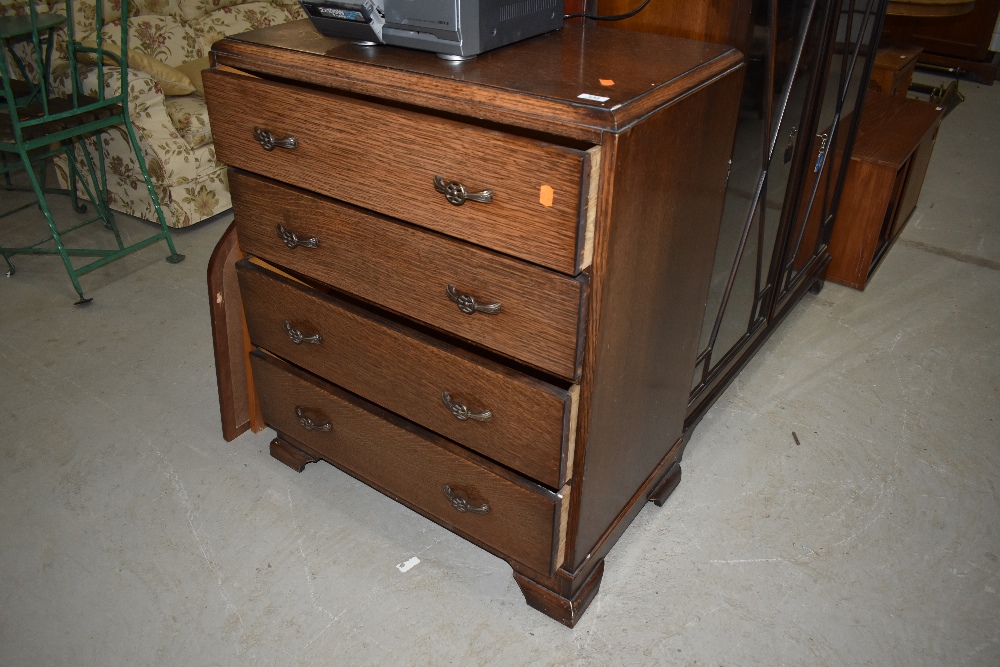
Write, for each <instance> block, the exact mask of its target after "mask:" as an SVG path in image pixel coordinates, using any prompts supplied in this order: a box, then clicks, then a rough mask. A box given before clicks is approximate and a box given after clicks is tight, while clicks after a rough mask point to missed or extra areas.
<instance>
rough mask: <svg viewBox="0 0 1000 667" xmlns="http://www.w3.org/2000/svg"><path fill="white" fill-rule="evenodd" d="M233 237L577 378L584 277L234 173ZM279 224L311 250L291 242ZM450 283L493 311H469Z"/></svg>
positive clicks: (255, 250) (279, 260)
mask: <svg viewBox="0 0 1000 667" xmlns="http://www.w3.org/2000/svg"><path fill="white" fill-rule="evenodd" d="M229 187H230V191H231V192H232V195H233V201H234V206H235V207H237V208H238V209H239V210H240V216H239V218H238V219H237V225H238V227H239V234H240V242H241V244H242V247H243V248H244V250H245V251H246V252H248V253H251V254H253V255H256V256H258V257H262V258H263V259H266V260H267V261H268V262H271V263H274V264H278V265H280V266H283V267H286V268H289V269H292V270H293V271H297V272H298V273H301V274H306V275H309V276H312V277H314V278H317V279H319V280H322V281H323V282H325V283H327V284H329V285H332V286H334V287H336V288H337V289H341V290H343V291H345V292H350V293H351V294H354V295H357V296H359V297H361V298H362V299H366V300H368V301H371V302H374V303H379V304H380V305H382V306H384V307H386V308H389V309H391V310H394V311H396V312H398V313H402V314H404V315H408V316H410V317H413V318H415V319H417V320H419V321H421V322H424V323H426V324H429V325H431V326H434V327H438V328H440V329H443V330H444V331H447V332H449V333H452V334H454V335H456V336H459V337H461V338H464V339H466V340H469V341H472V342H475V343H479V344H481V345H484V346H485V347H487V348H490V349H492V350H494V351H496V352H499V353H501V354H505V355H507V356H509V357H513V358H516V359H518V360H520V361H522V362H524V363H526V364H528V365H531V366H534V367H536V368H540V369H542V370H545V371H548V372H550V373H553V374H555V375H558V376H561V377H564V378H567V379H569V380H573V379H575V378H576V377H577V376H578V374H579V370H578V369H579V368H580V365H581V359H580V356H581V355H580V354H579V352H580V350H579V347H580V346H579V345H578V337H579V336H580V335H581V332H580V328H581V306H582V301H583V298H584V294H585V285H584V283H585V280H584V277H581V278H577V279H572V278H568V277H566V276H564V275H562V274H559V273H555V272H552V271H546V270H545V269H542V268H540V267H538V266H535V265H532V264H527V263H525V262H520V261H516V260H513V259H511V258H509V257H507V256H505V255H500V254H497V253H494V252H489V251H486V250H483V249H481V248H478V247H475V246H472V245H469V244H467V243H462V242H460V241H456V240H454V239H449V238H446V237H443V236H440V235H438V234H434V233H431V232H426V231H424V230H421V229H419V228H416V227H411V226H409V225H404V224H399V223H397V222H394V221H392V220H389V219H387V218H384V217H381V216H376V215H373V214H371V213H369V212H366V211H364V210H362V209H357V208H353V207H350V206H345V205H343V204H340V203H338V202H335V201H333V200H330V199H326V198H324V197H319V196H317V195H314V194H311V193H308V192H305V191H303V190H298V189H295V188H290V187H288V186H284V185H280V184H278V183H276V182H274V181H270V180H267V179H263V178H260V177H257V176H253V175H251V174H247V173H244V172H240V171H236V170H231V171H230V175H229ZM278 225H281V226H283V227H284V228H285V229H286V230H287V231H294V232H295V233H296V234H298V236H299V237H300V238H303V239H305V238H316V239H317V240H318V243H319V245H318V247H317V248H305V247H295V248H289V247H288V246H287V245H286V244H285V243H284V242H282V240H281V238H280V236H279V235H278V233H277V231H276V230H277V227H278ZM449 284H452V285H454V286H455V287H456V289H457V290H458V291H459V292H461V293H467V294H471V295H472V296H474V297H475V298H476V300H477V302H480V303H487V304H488V303H494V302H496V303H500V304H501V311H500V312H499V313H497V314H495V315H487V314H483V313H474V314H471V315H469V314H466V313H463V312H462V311H461V310H459V309H458V306H457V305H456V304H455V303H454V302H453V301H452V300H451V299H450V298H449V297H448V294H447V286H448V285H449Z"/></svg>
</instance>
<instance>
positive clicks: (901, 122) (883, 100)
mask: <svg viewBox="0 0 1000 667" xmlns="http://www.w3.org/2000/svg"><path fill="white" fill-rule="evenodd" d="M942 112H943V110H942V109H941V108H940V107H938V106H936V105H934V104H930V103H929V102H924V101H922V100H910V99H905V100H901V99H898V98H891V97H887V96H884V95H876V94H872V95H869V96H868V98H867V100H866V101H865V106H864V111H863V112H862V116H861V126H860V127H859V129H858V136H857V139H856V140H855V142H854V153H853V154H852V157H853V159H856V160H864V161H865V162H873V163H875V164H880V165H884V166H886V167H889V168H892V169H898V168H899V167H901V166H902V165H903V163H904V162H906V161H907V160H908V159H910V156H911V155H912V154H913V151H914V149H915V148H916V147H917V144H918V143H920V139H921V138H922V137H923V136H924V135H925V134H926V133H927V131H928V130H929V129H931V128H932V127H935V126H936V125H937V124H938V123H939V122H940V121H941V114H942Z"/></svg>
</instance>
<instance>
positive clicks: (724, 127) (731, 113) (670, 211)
mask: <svg viewBox="0 0 1000 667" xmlns="http://www.w3.org/2000/svg"><path fill="white" fill-rule="evenodd" d="M741 85H742V72H736V73H734V74H732V75H730V76H727V77H725V78H723V79H722V80H720V81H718V82H716V84H715V85H713V86H711V87H708V88H704V89H702V90H700V91H698V92H697V93H694V94H692V95H690V96H688V97H686V98H684V99H683V100H681V101H679V102H677V103H675V104H674V105H672V106H669V107H667V108H665V109H663V110H662V111H660V112H658V113H657V114H656V115H654V116H652V117H650V118H649V119H647V121H646V122H645V123H643V124H641V125H640V126H637V127H635V128H633V129H632V130H630V131H628V132H625V133H623V134H622V135H619V136H617V137H614V138H612V137H609V138H608V142H607V143H606V144H605V155H608V154H614V155H615V157H614V170H607V171H605V172H604V177H605V181H604V182H603V183H602V185H601V191H602V192H603V193H604V196H603V197H602V199H601V202H600V207H601V208H600V212H599V216H598V220H599V226H598V233H597V243H596V246H595V254H594V267H593V282H592V292H591V317H590V324H589V330H588V332H587V350H586V353H585V359H586V361H585V363H584V375H583V384H582V388H583V393H582V397H581V398H582V401H581V406H582V411H581V418H580V427H581V431H580V434H579V435H578V439H579V440H580V441H582V442H585V446H584V447H582V448H581V453H580V454H578V455H577V457H576V468H577V470H576V472H575V473H574V477H575V479H576V480H577V482H576V483H575V484H574V485H573V494H574V500H575V501H576V502H577V503H579V515H578V521H579V523H578V525H577V527H576V530H575V531H574V530H572V528H571V531H570V537H571V538H572V539H573V540H574V549H573V550H572V551H571V554H572V558H573V561H572V563H573V565H574V566H576V565H578V564H579V563H581V562H582V561H583V559H585V558H586V557H587V555H588V554H589V553H590V551H591V549H592V548H593V546H594V545H595V544H596V543H597V542H598V541H600V539H601V537H602V536H603V535H604V533H605V532H606V531H607V529H608V526H609V525H611V524H612V522H613V520H614V518H615V517H616V516H617V515H618V514H619V513H620V512H621V510H622V508H623V507H625V506H626V504H627V503H628V502H630V499H631V498H632V497H633V495H634V494H635V492H636V489H638V488H639V487H640V486H641V485H642V484H643V482H644V481H645V479H646V477H647V476H648V474H649V472H650V471H651V470H653V469H654V468H655V467H656V465H657V464H658V463H659V462H660V461H661V460H662V459H663V457H664V456H665V455H666V453H667V452H668V451H669V450H670V448H671V447H672V446H673V444H674V442H675V441H676V440H677V439H678V438H680V436H681V433H682V431H683V425H684V417H685V413H686V408H687V399H688V395H689V394H690V387H691V376H692V374H693V372H694V365H695V358H696V357H697V355H698V349H697V348H698V342H699V337H700V328H701V323H702V318H703V317H704V309H705V302H706V299H707V295H708V280H709V271H708V270H707V269H708V267H711V264H712V259H713V257H714V254H715V246H716V240H717V238H718V233H719V222H720V219H721V216H722V203H723V193H724V191H725V187H726V179H727V175H728V170H729V157H730V154H731V151H732V145H733V136H734V127H735V123H736V110H737V101H738V99H739V93H740V88H741ZM693 119H699V120H700V122H697V123H696V122H693ZM612 144H613V145H612ZM674 155H684V156H687V157H686V159H684V160H663V159H662V156H674ZM648 164H657V168H656V169H649V168H643V166H642V165H648ZM680 193H684V195H683V196H679V194H680ZM667 350H669V351H670V353H669V354H666V353H665V351H667ZM581 454H582V455H581ZM571 526H572V523H571Z"/></svg>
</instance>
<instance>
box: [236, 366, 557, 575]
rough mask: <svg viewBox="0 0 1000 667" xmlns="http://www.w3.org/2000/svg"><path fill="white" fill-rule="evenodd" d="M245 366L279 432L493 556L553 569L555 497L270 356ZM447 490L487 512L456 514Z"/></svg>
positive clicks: (555, 526) (269, 418)
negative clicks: (302, 418)
mask: <svg viewBox="0 0 1000 667" xmlns="http://www.w3.org/2000/svg"><path fill="white" fill-rule="evenodd" d="M251 364H252V366H253V372H254V377H255V378H256V379H257V382H258V384H259V386H260V388H261V408H262V410H263V413H264V418H265V420H266V421H267V424H268V425H269V426H271V427H272V428H274V429H275V430H277V431H278V432H279V433H287V434H289V435H291V436H292V437H294V438H295V440H297V441H298V442H300V443H302V444H305V445H308V446H309V449H310V450H312V451H311V452H310V453H313V454H318V455H319V456H320V457H322V458H323V459H325V460H327V461H329V462H330V463H332V464H334V465H336V466H337V467H339V468H343V469H344V470H346V471H348V472H349V473H350V474H352V475H354V476H356V477H358V478H360V479H362V480H363V481H365V482H366V483H368V484H370V485H372V486H375V487H376V488H378V489H381V490H382V491H383V492H384V493H386V495H388V496H390V497H391V498H394V499H398V500H401V501H403V502H405V503H406V504H408V505H410V506H414V507H416V508H418V509H419V510H421V511H422V513H423V514H425V515H429V516H431V517H432V518H434V519H435V520H436V521H438V523H441V524H443V525H445V526H446V527H448V528H450V529H452V530H456V531H457V532H460V533H462V534H464V535H465V536H467V537H470V538H472V539H474V540H475V541H477V542H480V543H485V544H487V545H489V546H490V547H492V550H493V551H495V552H501V553H503V554H504V555H505V556H507V557H509V558H513V559H516V560H518V561H521V562H524V563H525V564H526V565H528V566H530V567H533V568H537V569H539V570H541V571H545V572H548V571H551V570H552V568H554V567H555V566H556V565H558V564H557V563H553V552H554V551H555V544H556V543H557V542H558V535H556V533H555V530H557V529H558V526H559V521H558V517H559V515H560V514H561V511H560V508H559V505H560V502H559V500H558V496H556V495H554V494H548V493H544V492H542V490H541V489H539V492H532V491H530V490H528V488H526V486H527V485H523V484H515V483H513V482H512V481H509V480H508V479H505V478H504V477H502V476H500V475H498V474H496V473H494V472H491V471H490V470H488V469H486V468H485V467H483V466H481V465H478V464H477V463H476V462H475V461H474V460H473V458H472V457H471V456H469V455H462V454H461V452H460V451H459V448H455V447H454V446H452V448H447V446H446V444H445V443H444V442H443V441H442V440H441V439H440V438H437V437H435V436H434V435H433V434H430V433H427V432H425V431H422V430H421V429H417V428H414V427H412V426H410V427H404V426H403V425H402V424H401V422H399V421H398V420H397V419H393V418H392V417H391V415H389V414H387V413H385V412H384V411H380V410H378V409H377V408H375V407H374V406H371V405H370V404H366V403H365V402H364V401H361V400H360V399H358V398H356V397H353V396H350V395H349V394H346V393H345V392H343V391H340V390H338V389H337V388H336V387H334V386H332V385H329V384H326V383H324V382H321V381H319V380H316V379H315V378H312V377H311V376H309V375H308V374H306V373H303V372H302V371H297V370H295V369H293V368H292V367H290V366H287V365H286V364H283V363H282V362H280V361H278V360H276V359H274V358H273V357H269V356H265V355H263V354H261V353H260V352H255V353H254V354H253V355H252V356H251ZM296 409H299V410H300V411H302V413H303V414H306V415H308V416H309V418H310V419H313V420H314V422H318V423H319V424H324V423H329V424H330V430H328V431H319V430H307V429H306V428H304V427H303V426H302V424H301V423H300V422H299V419H298V416H297V414H296ZM446 485H447V486H448V487H450V489H451V490H452V495H453V496H455V497H461V498H464V499H465V500H467V501H468V502H469V503H470V504H472V505H475V506H479V505H481V504H484V503H485V504H486V505H488V508H489V509H488V511H487V513H485V514H479V513H474V512H459V511H458V510H456V509H455V508H454V507H453V506H452V503H451V501H449V499H448V498H447V497H446V495H445V492H444V487H445V486H446Z"/></svg>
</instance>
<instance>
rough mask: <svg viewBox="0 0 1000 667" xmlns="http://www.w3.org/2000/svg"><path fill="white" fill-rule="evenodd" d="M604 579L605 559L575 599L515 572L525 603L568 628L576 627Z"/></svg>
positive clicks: (591, 574)
mask: <svg viewBox="0 0 1000 667" xmlns="http://www.w3.org/2000/svg"><path fill="white" fill-rule="evenodd" d="M603 578H604V559H603V558H602V559H601V560H600V561H599V563H598V565H597V567H595V568H594V570H593V571H592V572H591V573H590V575H589V576H588V577H587V579H586V580H585V581H584V582H583V585H582V586H580V589H579V590H578V591H577V592H576V594H575V595H573V597H569V598H567V597H563V596H562V595H560V594H559V593H557V592H555V591H553V590H552V589H551V588H549V587H547V586H545V585H542V584H539V583H537V582H535V581H533V580H531V579H529V578H528V577H526V576H524V575H523V574H521V573H519V572H518V571H517V570H515V571H514V581H516V582H517V585H518V587H520V589H521V593H522V594H523V595H524V601H525V602H527V603H528V605H529V606H531V607H532V608H533V609H537V610H538V611H540V612H542V613H543V614H545V615H546V616H549V617H550V618H553V619H555V620H557V621H559V622H560V623H562V624H563V625H565V626H566V627H568V628H572V627H575V626H576V624H577V622H578V621H579V620H580V618H581V617H582V616H583V612H585V611H586V610H587V607H589V606H590V603H591V602H593V601H594V598H595V597H596V596H597V592H598V591H599V590H600V589H601V579H603Z"/></svg>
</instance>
